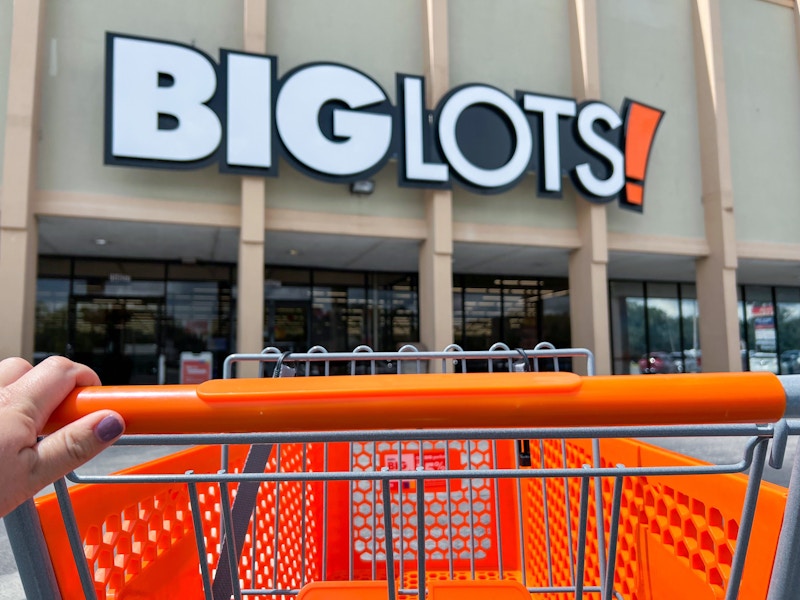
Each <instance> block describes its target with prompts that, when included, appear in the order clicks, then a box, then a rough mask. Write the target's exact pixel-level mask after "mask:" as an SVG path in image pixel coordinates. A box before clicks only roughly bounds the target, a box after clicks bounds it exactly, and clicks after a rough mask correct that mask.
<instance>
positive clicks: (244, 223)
mask: <svg viewBox="0 0 800 600" xmlns="http://www.w3.org/2000/svg"><path fill="white" fill-rule="evenodd" d="M244 50H245V51H246V52H254V53H259V54H266V51H267V1H266V0H244ZM241 190H242V192H241V193H242V195H241V225H240V229H239V262H238V268H237V289H238V294H237V302H236V351H237V352H246V353H257V352H261V350H262V349H263V348H264V239H265V233H264V232H265V229H266V221H265V216H264V215H265V206H264V199H265V196H266V181H265V179H264V178H263V177H247V176H245V177H242V182H241ZM257 374H258V365H256V364H255V363H249V364H248V363H243V364H240V365H239V366H238V375H239V376H240V377H241V376H246V377H255V376H257Z"/></svg>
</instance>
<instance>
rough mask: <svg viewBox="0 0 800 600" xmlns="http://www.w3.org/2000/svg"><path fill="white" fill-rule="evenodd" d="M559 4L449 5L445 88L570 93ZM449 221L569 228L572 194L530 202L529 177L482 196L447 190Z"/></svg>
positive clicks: (517, 0)
mask: <svg viewBox="0 0 800 600" xmlns="http://www.w3.org/2000/svg"><path fill="white" fill-rule="evenodd" d="M567 9H568V5H567V3H566V2H551V1H549V0H507V1H503V2H484V1H482V0H450V2H449V11H450V12H449V15H448V28H449V31H448V33H449V37H450V44H449V53H450V54H449V56H450V86H449V87H450V88H454V87H457V86H459V85H463V84H467V83H485V84H489V85H493V86H495V87H497V88H499V89H501V90H503V91H504V92H506V93H507V94H509V95H511V96H512V97H513V95H514V92H515V91H517V90H520V91H529V92H537V93H543V94H552V95H560V96H571V95H572V91H571V85H572V84H571V79H570V77H571V76H570V41H569V16H568V10H567ZM453 220H454V221H458V222H472V223H487V224H491V225H510V226H526V225H527V226H531V227H554V228H557V229H564V228H571V227H574V226H575V214H574V193H573V188H572V185H571V183H570V182H569V181H568V180H567V179H565V180H564V199H562V200H553V199H543V198H538V197H537V195H536V176H535V175H529V176H527V177H525V179H524V180H523V181H522V182H520V184H519V185H518V186H517V187H515V188H514V189H512V190H511V191H509V192H506V193H504V194H501V195H490V196H484V195H480V194H474V193H471V192H469V191H467V190H465V189H463V188H460V187H459V186H458V185H454V193H453Z"/></svg>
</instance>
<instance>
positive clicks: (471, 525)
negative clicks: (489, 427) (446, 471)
mask: <svg viewBox="0 0 800 600" xmlns="http://www.w3.org/2000/svg"><path fill="white" fill-rule="evenodd" d="M467 468H468V469H469V470H470V471H472V447H471V445H470V441H469V440H467ZM467 483H468V485H469V487H468V488H467V490H468V492H469V496H468V498H469V499H468V501H467V504H468V506H469V515H468V517H469V519H468V522H469V572H470V576H471V577H472V580H473V581H474V580H475V510H474V508H473V507H474V505H475V485H474V480H473V479H467Z"/></svg>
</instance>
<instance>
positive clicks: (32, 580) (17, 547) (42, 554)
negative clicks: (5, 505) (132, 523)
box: [3, 500, 85, 600]
mask: <svg viewBox="0 0 800 600" xmlns="http://www.w3.org/2000/svg"><path fill="white" fill-rule="evenodd" d="M3 521H4V522H5V525H6V533H8V541H9V544H10V545H11V551H12V553H13V554H14V560H16V561H17V571H18V572H19V577H20V579H21V580H22V587H23V589H24V590H25V597H26V598H27V599H28V600H61V592H60V591H59V589H58V582H57V581H56V574H55V572H54V571H53V563H52V561H51V560H50V553H49V552H48V551H47V542H45V539H44V534H43V533H42V525H41V522H40V520H39V513H38V512H37V511H36V505H35V504H34V503H33V500H26V501H25V502H23V503H22V504H21V505H19V506H18V507H17V508H15V509H14V510H13V511H11V512H10V513H8V514H7V515H6V516H5V517H4V518H3ZM81 550H83V549H82V548H81ZM81 556H82V555H81ZM84 562H85V561H84Z"/></svg>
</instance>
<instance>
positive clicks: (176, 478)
mask: <svg viewBox="0 0 800 600" xmlns="http://www.w3.org/2000/svg"><path fill="white" fill-rule="evenodd" d="M751 462H752V457H748V458H747V459H746V460H743V461H742V462H738V463H733V464H730V465H709V466H706V465H698V466H696V467H679V466H676V467H626V468H625V469H622V470H620V469H615V468H613V467H597V468H592V469H591V471H590V472H589V475H591V476H593V477H598V478H600V477H617V476H623V475H624V476H627V477H641V476H662V477H663V476H668V475H725V474H729V473H742V472H744V471H746V470H747V469H748V468H750V464H751ZM403 473H404V474H403V478H404V479H411V480H415V481H421V480H423V479H444V478H447V477H449V478H450V479H460V480H464V479H475V475H474V473H473V474H471V475H470V474H469V473H468V472H466V471H425V472H422V473H414V472H411V471H404V472H403ZM584 474H585V473H583V472H582V471H581V470H579V469H574V468H573V469H548V470H542V469H486V470H482V471H481V475H482V476H485V477H499V478H502V479H511V478H515V477H548V478H563V477H581V476H583V475H584ZM397 477H398V476H397V475H392V474H387V475H384V474H383V473H375V474H372V473H371V472H369V471H365V472H355V473H349V472H344V471H341V472H338V471H337V472H334V473H323V472H311V473H262V474H259V473H226V474H223V475H213V474H211V473H205V474H202V473H198V474H195V475H186V474H169V475H163V474H159V475H98V476H85V477H83V476H82V477H80V478H77V479H75V480H74V481H75V482H76V483H120V484H121V483H187V482H189V481H194V482H196V483H219V482H227V483H235V482H241V481H259V482H270V481H365V480H370V479H373V478H376V479H384V478H386V479H397ZM71 481H73V480H72V479H71Z"/></svg>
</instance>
